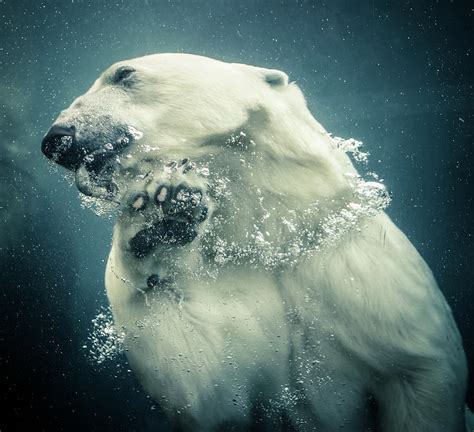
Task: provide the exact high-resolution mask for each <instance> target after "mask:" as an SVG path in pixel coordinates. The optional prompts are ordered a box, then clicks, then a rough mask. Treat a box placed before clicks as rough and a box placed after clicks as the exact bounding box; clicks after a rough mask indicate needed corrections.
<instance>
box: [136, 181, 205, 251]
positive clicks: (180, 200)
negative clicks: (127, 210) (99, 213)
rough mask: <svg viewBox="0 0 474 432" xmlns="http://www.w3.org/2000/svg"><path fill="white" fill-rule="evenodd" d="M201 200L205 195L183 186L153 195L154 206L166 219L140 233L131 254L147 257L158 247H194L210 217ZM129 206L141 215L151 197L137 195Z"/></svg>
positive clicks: (163, 187)
mask: <svg viewBox="0 0 474 432" xmlns="http://www.w3.org/2000/svg"><path fill="white" fill-rule="evenodd" d="M202 199H203V192H202V191H201V190H200V189H198V188H190V187H187V186H185V185H184V184H180V185H178V186H171V185H169V184H162V185H160V186H159V187H158V188H157V190H156V192H155V194H154V204H155V205H158V206H161V208H162V210H163V215H164V216H163V219H162V220H160V221H157V222H156V223H154V224H153V225H152V226H151V227H148V228H145V229H143V230H141V231H139V232H138V233H137V234H136V235H135V237H133V238H132V239H131V240H130V243H129V244H130V250H131V251H132V253H133V254H134V255H135V257H137V258H143V257H145V256H147V255H148V254H149V253H150V252H151V251H152V250H153V249H154V248H156V247H157V246H158V245H176V246H183V245H186V244H188V243H191V242H192V241H193V240H194V239H195V238H196V236H197V234H198V232H197V229H198V225H199V224H200V223H201V222H203V221H204V220H206V218H207V215H208V208H207V206H206V205H205V204H203V202H202ZM129 202H130V205H131V206H132V208H133V209H134V210H137V211H139V210H141V209H142V208H143V207H145V206H146V204H147V203H148V197H147V196H144V195H142V194H134V195H133V196H132V197H130V201H129ZM142 204H143V207H142Z"/></svg>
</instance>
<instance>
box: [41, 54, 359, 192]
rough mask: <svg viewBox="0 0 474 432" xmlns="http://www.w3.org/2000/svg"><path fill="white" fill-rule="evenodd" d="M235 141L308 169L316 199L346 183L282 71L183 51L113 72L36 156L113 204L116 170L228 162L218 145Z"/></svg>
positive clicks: (337, 159)
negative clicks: (186, 161)
mask: <svg viewBox="0 0 474 432" xmlns="http://www.w3.org/2000/svg"><path fill="white" fill-rule="evenodd" d="M236 134H237V135H239V134H240V137H243V136H245V137H246V138H245V139H246V141H247V143H248V142H252V144H253V145H256V147H257V151H260V152H267V153H268V152H269V153H270V154H271V156H270V157H269V158H265V159H267V160H266V163H267V164H272V163H275V162H277V161H278V160H284V161H285V164H286V166H287V167H289V166H290V165H291V162H294V163H296V164H297V165H302V166H308V167H309V168H310V169H311V170H312V171H313V179H312V181H311V183H312V184H314V185H315V186H316V187H317V188H319V191H318V194H319V195H322V196H328V195H331V194H332V193H333V192H334V191H335V190H337V189H338V188H340V187H341V185H343V184H344V179H343V177H342V176H341V170H340V169H337V168H336V169H335V165H338V164H340V163H343V164H344V165H346V167H345V170H346V171H347V170H348V169H350V168H348V165H347V164H348V160H347V158H345V156H343V155H341V154H339V155H337V154H335V153H334V152H333V149H332V148H331V146H330V140H329V138H328V137H327V134H326V132H325V131H324V129H323V128H322V127H321V126H320V125H319V124H318V123H317V122H316V121H315V120H314V119H313V117H312V116H311V114H310V113H309V111H308V110H307V108H306V104H305V101H304V98H303V96H302V94H301V92H300V91H299V89H298V87H297V86H296V85H295V84H293V83H288V77H287V75H286V74H285V73H283V72H280V71H277V70H272V69H264V68H259V67H253V66H248V65H243V64H235V63H224V62H221V61H217V60H213V59H209V58H207V57H201V56H196V55H188V54H158V55H151V56H146V57H141V58H137V59H133V60H129V61H124V62H119V63H117V64H115V65H113V66H111V67H110V68H108V69H107V70H106V71H105V72H104V73H103V74H102V75H101V76H100V77H99V78H98V79H97V81H96V82H95V83H94V85H93V86H92V87H91V88H90V89H89V90H88V91H87V92H86V93H85V94H84V95H82V96H80V97H79V98H77V99H76V100H75V101H74V102H73V103H72V105H71V106H70V107H69V108H68V109H66V110H64V111H63V112H62V113H61V114H60V115H59V117H58V118H57V120H56V121H55V122H54V124H53V126H52V127H51V129H50V130H49V131H48V133H47V134H46V135H45V137H44V139H43V142H42V151H43V153H44V154H45V155H46V156H47V157H48V158H50V159H52V160H53V161H55V162H57V163H58V164H60V165H62V166H63V167H65V168H67V169H69V170H72V171H74V172H75V173H76V184H77V186H78V188H79V190H80V191H81V192H83V193H84V194H86V195H91V196H96V197H100V198H105V199H111V200H114V199H115V198H116V197H117V196H118V190H117V184H116V182H115V181H113V179H114V178H116V177H117V175H118V171H121V172H128V173H130V172H133V171H134V170H137V169H138V168H137V167H140V166H143V163H144V162H146V161H150V160H154V161H155V162H156V161H158V160H159V161H166V159H169V158H170V157H180V156H183V157H187V158H191V159H197V158H199V157H203V156H205V155H209V154H212V155H213V156H215V155H216V153H220V152H223V151H225V149H227V150H229V149H230V152H231V153H229V155H231V154H233V153H235V151H234V150H233V149H232V148H231V146H229V145H226V146H224V145H219V142H221V143H224V142H225V143H227V144H229V142H232V140H233V142H235V141H239V140H235V139H233V138H232V139H230V138H229V137H231V136H235V135H236ZM240 141H241V140H240ZM240 144H241V143H240ZM232 152H233V153H232ZM341 158H342V159H341ZM224 160H226V158H224ZM228 160H229V159H227V161H228ZM276 171H277V175H278V176H279V175H280V173H278V171H279V169H277V170H276ZM290 171H291V169H290ZM289 183H290V184H288V185H287V186H288V187H289V189H291V188H293V186H292V185H291V181H290V182H289ZM293 189H294V188H293ZM305 189H308V188H307V185H306V187H305Z"/></svg>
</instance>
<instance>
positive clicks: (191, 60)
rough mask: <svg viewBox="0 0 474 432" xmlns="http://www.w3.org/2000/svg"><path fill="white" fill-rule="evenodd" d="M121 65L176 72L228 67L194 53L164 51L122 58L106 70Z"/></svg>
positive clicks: (113, 69)
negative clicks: (127, 58)
mask: <svg viewBox="0 0 474 432" xmlns="http://www.w3.org/2000/svg"><path fill="white" fill-rule="evenodd" d="M123 66H131V67H137V68H142V69H144V70H149V71H156V72H158V71H160V72H163V73H165V72H168V71H175V72H178V71H180V70H183V71H189V70H195V71H197V70H199V69H200V68H204V69H209V68H222V67H229V66H230V63H224V62H221V61H219V60H215V59H211V58H209V57H203V56H199V55H194V54H181V53H164V54H152V55H148V56H144V57H136V58H133V59H129V60H123V61H120V62H117V63H115V64H113V65H112V66H110V67H109V68H108V69H107V70H106V72H113V71H115V70H116V69H118V68H119V67H123Z"/></svg>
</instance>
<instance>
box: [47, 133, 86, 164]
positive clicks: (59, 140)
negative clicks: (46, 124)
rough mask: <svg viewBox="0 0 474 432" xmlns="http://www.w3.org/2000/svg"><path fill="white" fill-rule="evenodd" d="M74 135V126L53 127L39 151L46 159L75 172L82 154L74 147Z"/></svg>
mask: <svg viewBox="0 0 474 432" xmlns="http://www.w3.org/2000/svg"><path fill="white" fill-rule="evenodd" d="M75 135H76V128H75V127H74V126H65V125H53V126H52V127H51V129H50V130H49V131H48V132H47V134H46V135H45V136H44V138H43V141H42V143H41V151H42V152H43V153H44V155H45V156H46V157H47V158H48V159H51V160H53V161H54V162H56V163H58V164H59V165H62V166H63V167H65V168H67V169H70V170H75V169H77V168H78V166H79V165H80V162H81V161H82V158H83V157H84V154H83V152H82V151H81V150H80V148H78V146H77V145H75Z"/></svg>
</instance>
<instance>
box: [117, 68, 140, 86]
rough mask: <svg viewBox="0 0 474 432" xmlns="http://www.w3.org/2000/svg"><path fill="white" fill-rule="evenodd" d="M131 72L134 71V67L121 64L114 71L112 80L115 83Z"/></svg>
mask: <svg viewBox="0 0 474 432" xmlns="http://www.w3.org/2000/svg"><path fill="white" fill-rule="evenodd" d="M133 72H135V69H133V68H132V67H131V66H121V67H119V68H118V69H117V70H116V71H115V75H114V78H113V80H114V82H115V83H118V82H121V81H123V80H125V79H126V78H128V77H129V76H130V75H132V74H133Z"/></svg>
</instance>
